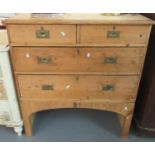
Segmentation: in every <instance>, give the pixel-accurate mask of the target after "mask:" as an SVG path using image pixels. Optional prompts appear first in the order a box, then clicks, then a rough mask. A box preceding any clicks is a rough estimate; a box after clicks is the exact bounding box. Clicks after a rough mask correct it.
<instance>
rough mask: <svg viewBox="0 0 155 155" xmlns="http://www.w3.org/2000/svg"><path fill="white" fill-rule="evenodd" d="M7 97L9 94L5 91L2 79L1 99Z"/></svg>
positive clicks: (0, 84)
mask: <svg viewBox="0 0 155 155" xmlns="http://www.w3.org/2000/svg"><path fill="white" fill-rule="evenodd" d="M6 99H7V94H6V91H5V87H4V84H3V81H0V100H6Z"/></svg>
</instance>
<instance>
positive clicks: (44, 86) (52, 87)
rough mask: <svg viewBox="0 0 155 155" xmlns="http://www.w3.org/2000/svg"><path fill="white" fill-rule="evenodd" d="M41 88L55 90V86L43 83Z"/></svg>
mask: <svg viewBox="0 0 155 155" xmlns="http://www.w3.org/2000/svg"><path fill="white" fill-rule="evenodd" d="M41 89H42V90H54V86H53V85H42V86H41Z"/></svg>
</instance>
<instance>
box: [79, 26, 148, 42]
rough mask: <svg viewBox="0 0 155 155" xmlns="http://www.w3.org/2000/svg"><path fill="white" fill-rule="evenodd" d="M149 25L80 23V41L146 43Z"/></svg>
mask: <svg viewBox="0 0 155 155" xmlns="http://www.w3.org/2000/svg"><path fill="white" fill-rule="evenodd" d="M148 32H149V26H131V25H130V26H128V25H125V26H123V25H117V26H115V25H81V26H80V41H79V42H80V43H81V44H85V43H87V44H88V43H93V44H110V45H115V44H117V45H126V44H146V43H147V39H148V38H147V36H148Z"/></svg>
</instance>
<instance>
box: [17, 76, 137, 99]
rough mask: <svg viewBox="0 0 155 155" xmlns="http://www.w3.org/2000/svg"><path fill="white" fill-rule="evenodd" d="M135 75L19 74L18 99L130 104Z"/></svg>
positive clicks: (134, 91)
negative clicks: (19, 97)
mask: <svg viewBox="0 0 155 155" xmlns="http://www.w3.org/2000/svg"><path fill="white" fill-rule="evenodd" d="M138 79H139V77H138V76H87V75H83V76H82V75H81V76H78V75H77V76H73V75H68V76H67V75H62V76H58V75H20V76H18V83H19V89H20V95H21V97H22V98H23V99H24V98H28V99H78V100H80V99H86V100H89V99H90V100H93V99H96V100H101V101H126V102H130V101H131V102H133V101H134V99H135V97H136V96H135V95H136V92H137V83H138Z"/></svg>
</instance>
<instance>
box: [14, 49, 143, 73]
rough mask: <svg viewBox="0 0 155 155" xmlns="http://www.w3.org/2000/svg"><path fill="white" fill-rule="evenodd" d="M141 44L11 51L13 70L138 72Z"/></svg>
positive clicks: (140, 64) (141, 59)
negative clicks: (130, 46)
mask: <svg viewBox="0 0 155 155" xmlns="http://www.w3.org/2000/svg"><path fill="white" fill-rule="evenodd" d="M144 55H145V48H39V47H34V48H32V47H31V48H30V47H21V48H20V47H15V48H13V50H12V51H11V57H12V62H13V65H14V70H15V71H16V72H51V73H54V72H55V73H60V72H67V73H69V72H76V73H77V72H94V73H96V72H103V73H112V74H121V73H122V74H124V73H133V74H139V73H140V71H141V68H142V67H141V66H142V64H143V61H144Z"/></svg>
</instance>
